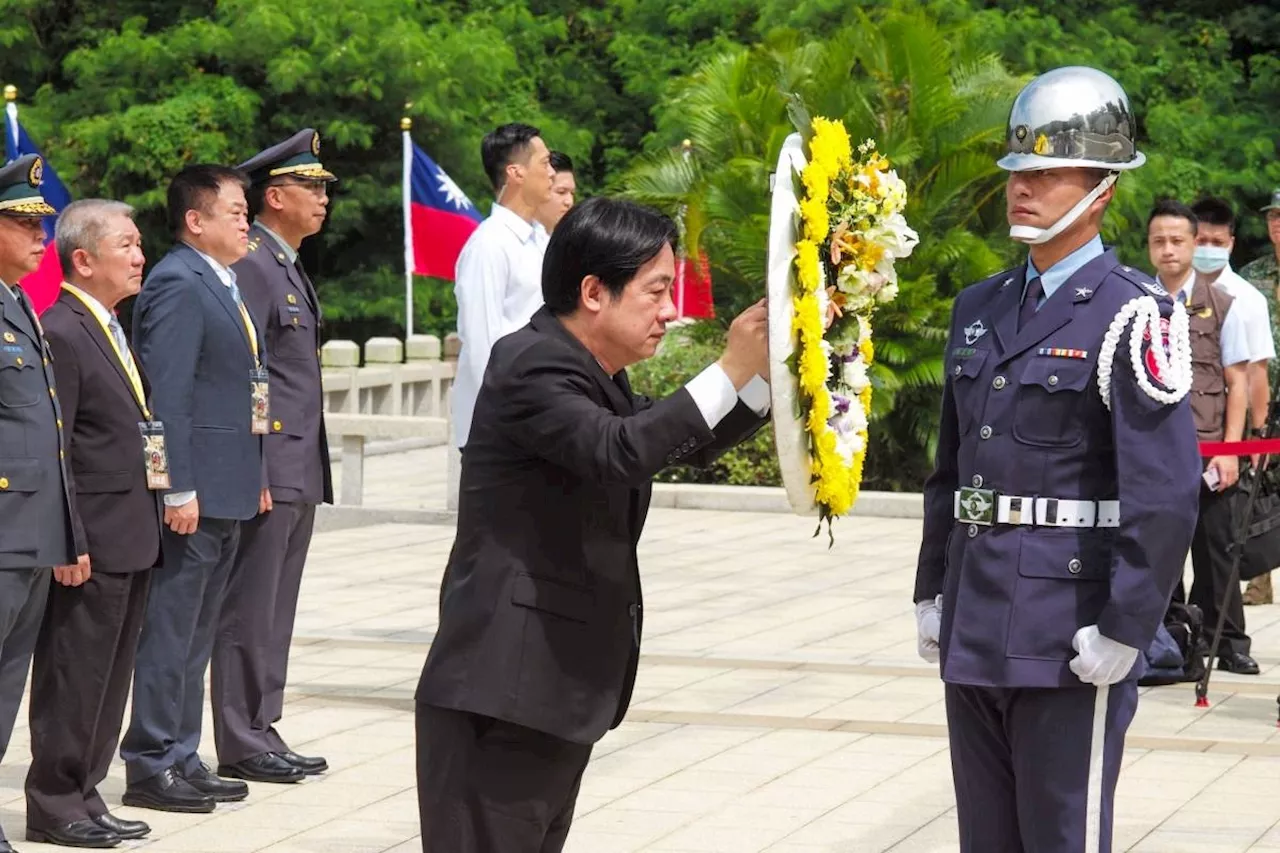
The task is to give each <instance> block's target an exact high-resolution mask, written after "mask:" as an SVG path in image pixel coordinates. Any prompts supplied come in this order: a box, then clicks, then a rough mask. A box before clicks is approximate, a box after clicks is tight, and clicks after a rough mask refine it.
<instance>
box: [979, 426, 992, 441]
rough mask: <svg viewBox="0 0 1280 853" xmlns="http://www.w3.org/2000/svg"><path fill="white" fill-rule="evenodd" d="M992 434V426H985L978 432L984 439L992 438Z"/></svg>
mask: <svg viewBox="0 0 1280 853" xmlns="http://www.w3.org/2000/svg"><path fill="white" fill-rule="evenodd" d="M991 433H992V429H991V427H990V425H983V427H982V429H980V430H978V435H980V436H982V437H983V438H991Z"/></svg>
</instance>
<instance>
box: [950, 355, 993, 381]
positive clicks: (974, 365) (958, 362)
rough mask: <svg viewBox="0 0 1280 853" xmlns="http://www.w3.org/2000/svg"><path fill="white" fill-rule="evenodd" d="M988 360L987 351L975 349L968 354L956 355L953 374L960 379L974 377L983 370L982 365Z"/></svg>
mask: <svg viewBox="0 0 1280 853" xmlns="http://www.w3.org/2000/svg"><path fill="white" fill-rule="evenodd" d="M986 360H987V351H986V350H984V349H980V350H974V351H973V352H972V353H970V354H969V355H966V356H955V364H954V365H953V366H952V368H951V375H952V376H954V377H956V378H958V379H972V378H973V377H975V376H977V375H978V374H979V373H981V372H982V365H983V363H984V362H985V361H986Z"/></svg>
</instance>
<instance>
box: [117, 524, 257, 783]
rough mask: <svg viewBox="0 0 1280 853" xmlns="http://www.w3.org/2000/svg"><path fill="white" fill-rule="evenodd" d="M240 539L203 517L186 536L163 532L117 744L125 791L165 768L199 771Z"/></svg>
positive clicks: (234, 527)
mask: <svg viewBox="0 0 1280 853" xmlns="http://www.w3.org/2000/svg"><path fill="white" fill-rule="evenodd" d="M239 540H240V522H238V521H235V520H233V519H225V518H201V519H200V526H199V527H198V528H197V529H196V532H195V533H192V534H191V535H189V536H179V535H178V534H176V533H174V532H173V531H172V530H170V529H168V528H167V527H166V528H165V530H164V536H163V539H162V540H161V547H162V549H163V551H164V564H163V565H162V566H160V567H159V568H156V569H152V570H151V594H150V596H149V597H148V599H147V608H146V615H145V617H144V618H143V624H142V636H141V638H140V639H139V641H138V659H137V665H136V667H135V673H134V678H133V717H132V719H131V720H130V721H129V730H128V731H127V732H125V735H124V740H123V741H122V742H121V744H120V757H121V758H123V759H124V760H125V778H126V780H127V781H128V783H129V784H131V785H132V784H135V783H137V782H142V781H144V780H146V779H150V778H151V777H152V776H154V775H156V774H157V773H159V772H161V771H162V770H165V769H167V768H169V767H174V766H176V767H177V768H178V770H179V772H181V773H192V772H194V771H196V770H197V769H199V766H200V756H199V754H198V752H197V750H198V748H199V746H200V721H201V716H202V714H203V712H204V674H205V670H206V669H208V667H209V658H210V656H211V655H212V654H213V637H214V633H215V632H216V630H217V627H218V614H219V612H220V611H221V610H222V599H223V594H224V592H225V591H226V587H227V577H228V575H230V573H231V564H232V562H233V561H234V560H235V555H236V545H237V544H238V542H239Z"/></svg>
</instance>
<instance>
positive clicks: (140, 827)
mask: <svg viewBox="0 0 1280 853" xmlns="http://www.w3.org/2000/svg"><path fill="white" fill-rule="evenodd" d="M93 822H94V823H96V824H97V825H98V826H100V827H102V828H103V829H109V830H111V831H112V832H114V833H115V834H116V835H118V836H120V837H121V838H125V839H130V838H146V837H147V836H148V835H150V834H151V827H150V826H149V825H147V824H146V823H143V822H142V821H140V820H125V819H124V818H122V817H116V816H115V815H113V814H111V812H107V813H106V814H100V815H95V816H94V818H93Z"/></svg>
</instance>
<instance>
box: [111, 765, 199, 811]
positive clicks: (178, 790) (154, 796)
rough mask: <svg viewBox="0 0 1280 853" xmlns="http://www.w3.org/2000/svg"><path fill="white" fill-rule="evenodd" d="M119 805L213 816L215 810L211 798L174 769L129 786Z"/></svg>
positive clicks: (171, 768)
mask: <svg viewBox="0 0 1280 853" xmlns="http://www.w3.org/2000/svg"><path fill="white" fill-rule="evenodd" d="M120 801H121V802H123V803H124V804H125V805H126V806H136V807H138V808H142V809H155V810H156V811H161V812H186V813H197V812H201V813H202V812H211V811H213V806H214V803H213V798H212V797H210V796H208V795H207V794H205V793H203V792H201V791H199V790H197V789H196V788H195V787H194V786H192V785H191V784H189V783H188V782H187V780H186V779H183V778H182V776H181V775H179V773H178V771H177V769H176V768H173V767H169V768H167V769H165V770H162V771H160V772H159V773H157V774H156V775H154V776H152V777H151V778H150V779H144V780H143V781H141V782H138V783H137V784H134V785H129V786H128V787H127V788H125V789H124V796H123V797H121V798H120Z"/></svg>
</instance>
